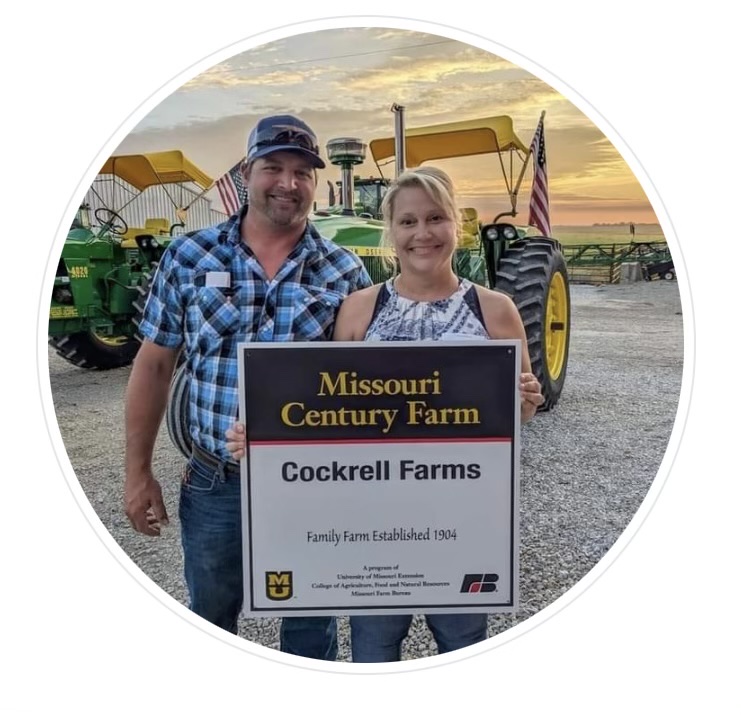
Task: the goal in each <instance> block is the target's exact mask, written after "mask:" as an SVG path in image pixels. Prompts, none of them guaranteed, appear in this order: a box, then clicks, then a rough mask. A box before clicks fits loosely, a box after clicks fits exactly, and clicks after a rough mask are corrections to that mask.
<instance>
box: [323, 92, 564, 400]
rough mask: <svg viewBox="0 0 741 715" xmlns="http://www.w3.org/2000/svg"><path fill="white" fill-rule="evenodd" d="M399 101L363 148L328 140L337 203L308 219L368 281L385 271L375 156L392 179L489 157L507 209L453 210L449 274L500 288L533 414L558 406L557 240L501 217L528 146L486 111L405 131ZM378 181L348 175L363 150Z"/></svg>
mask: <svg viewBox="0 0 741 715" xmlns="http://www.w3.org/2000/svg"><path fill="white" fill-rule="evenodd" d="M403 110H404V108H403V107H399V106H398V105H394V107H393V111H394V112H396V115H397V119H396V133H395V136H393V137H385V138H380V139H373V140H372V141H371V142H370V144H369V147H366V145H365V144H363V143H362V141H360V140H358V139H354V138H347V137H343V138H339V139H334V140H332V141H330V142H329V143H328V144H327V154H328V156H329V160H330V162H331V163H332V164H334V165H336V166H339V167H340V168H341V171H342V181H341V182H339V184H340V196H341V200H340V203H339V204H338V205H336V206H331V207H330V208H329V209H328V210H326V211H317V212H315V214H314V215H313V216H312V221H313V222H314V223H315V224H316V226H317V228H318V229H319V232H320V233H321V234H322V235H324V236H326V237H327V238H330V239H332V240H334V241H335V242H337V243H339V244H341V245H343V246H346V247H347V248H349V249H350V250H353V251H354V252H355V253H357V254H358V255H359V256H360V257H361V258H362V259H363V261H364V263H365V264H366V267H367V268H368V270H369V272H370V274H371V276H372V277H373V279H374V280H375V281H380V280H383V279H384V278H385V277H387V276H388V268H386V265H387V264H386V263H385V262H384V261H383V260H382V256H383V255H384V253H387V252H388V250H387V249H384V248H382V247H381V246H380V236H381V229H382V220H381V219H382V216H381V201H382V199H383V195H384V194H385V190H386V187H387V186H388V184H389V181H388V179H385V178H384V177H383V176H382V173H383V172H382V162H384V161H387V160H390V159H391V158H392V157H394V158H395V162H396V175H398V174H399V173H400V172H401V171H402V170H403V169H404V168H405V167H407V166H409V167H413V166H418V165H420V164H422V163H424V162H428V161H440V160H443V159H449V158H455V157H465V156H472V155H479V154H494V155H495V156H496V157H497V159H498V161H499V164H500V167H501V170H502V175H503V178H504V182H505V187H506V191H507V195H508V197H509V202H510V210H509V211H506V212H503V213H499V214H498V215H497V216H496V217H495V218H494V220H493V222H492V223H490V224H487V225H483V224H482V223H481V221H479V219H478V214H477V212H476V210H475V209H473V208H462V209H461V212H462V217H461V218H462V233H461V238H460V243H459V249H458V250H457V251H456V255H455V269H456V272H457V273H458V274H459V275H461V276H463V277H466V278H468V279H469V280H472V281H473V282H475V283H478V284H480V285H484V286H487V287H490V288H494V289H497V290H501V291H502V292H504V293H507V294H508V295H509V296H510V297H511V298H512V299H513V300H514V302H515V304H516V305H517V307H518V309H519V311H520V315H521V317H522V320H523V323H524V324H525V330H526V332H527V338H528V351H529V353H530V359H531V362H532V367H533V372H534V373H535V375H536V376H537V377H538V380H539V381H540V384H541V389H542V392H543V395H544V397H545V404H544V405H543V407H542V408H541V409H542V410H549V409H551V408H553V407H554V406H555V405H556V403H557V402H558V400H559V398H560V396H561V392H562V390H563V386H564V381H565V378H566V366H567V362H568V353H569V337H570V317H571V316H570V314H571V302H570V295H569V279H568V273H567V270H566V262H565V259H564V257H563V254H562V252H561V245H560V243H559V242H558V241H556V240H555V239H553V238H550V237H548V236H533V235H530V229H528V228H526V227H521V226H516V225H514V224H513V223H510V222H508V221H505V220H503V219H505V218H506V217H514V216H516V215H517V195H518V191H519V187H520V184H521V182H522V179H523V177H524V173H525V169H526V167H527V164H528V162H529V159H530V150H529V149H528V148H527V147H526V146H525V144H523V142H522V141H521V140H520V139H519V138H518V137H517V135H516V134H515V132H514V129H513V125H512V120H511V118H510V117H507V116H498V117H486V118H483V119H475V120H468V121H463V122H452V123H448V124H438V125H433V126H427V127H418V128H414V129H409V130H405V129H404V116H403ZM367 148H369V149H370V153H371V156H372V159H373V161H374V163H375V165H376V167H377V169H378V173H379V174H381V176H380V177H369V178H357V177H355V176H354V168H355V166H357V165H358V164H361V163H363V162H364V161H365V157H366V149H367Z"/></svg>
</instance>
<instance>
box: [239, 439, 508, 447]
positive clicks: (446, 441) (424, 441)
mask: <svg viewBox="0 0 741 715" xmlns="http://www.w3.org/2000/svg"><path fill="white" fill-rule="evenodd" d="M511 441H512V438H511V437H466V438H463V439H460V438H456V439H384V438H381V439H276V440H259V441H257V440H256V441H251V442H250V445H251V446H254V447H270V446H279V445H280V446H286V445H305V444H472V443H474V442H502V443H505V442H511Z"/></svg>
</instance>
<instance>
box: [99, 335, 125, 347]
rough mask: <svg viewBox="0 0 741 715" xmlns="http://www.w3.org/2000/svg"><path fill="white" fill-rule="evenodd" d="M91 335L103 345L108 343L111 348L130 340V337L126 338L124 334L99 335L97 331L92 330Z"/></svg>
mask: <svg viewBox="0 0 741 715" xmlns="http://www.w3.org/2000/svg"><path fill="white" fill-rule="evenodd" d="M93 336H94V337H95V339H96V340H97V341H98V342H100V343H103V345H108V346H109V347H111V348H117V347H119V346H121V345H124V344H125V343H127V342H129V340H130V338H127V337H126V336H125V335H100V334H99V333H96V332H93Z"/></svg>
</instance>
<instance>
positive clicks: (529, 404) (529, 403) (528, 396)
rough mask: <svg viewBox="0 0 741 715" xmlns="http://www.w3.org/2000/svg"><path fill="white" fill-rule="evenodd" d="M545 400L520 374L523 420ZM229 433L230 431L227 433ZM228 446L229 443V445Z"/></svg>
mask: <svg viewBox="0 0 741 715" xmlns="http://www.w3.org/2000/svg"><path fill="white" fill-rule="evenodd" d="M544 402H545V397H543V395H541V394H540V383H539V382H538V378H537V377H535V375H533V373H531V372H523V373H521V374H520V404H521V405H522V413H521V421H522V422H527V420H529V419H530V418H531V417H532V416H533V415H534V414H535V412H536V411H537V409H538V407H540V405H542V404H543V403H544ZM227 434H228V433H227ZM227 446H228V445H227Z"/></svg>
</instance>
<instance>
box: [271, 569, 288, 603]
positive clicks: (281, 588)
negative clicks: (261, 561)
mask: <svg viewBox="0 0 741 715" xmlns="http://www.w3.org/2000/svg"><path fill="white" fill-rule="evenodd" d="M265 595H266V596H267V597H268V598H269V599H270V600H271V601H285V600H286V599H288V598H290V597H291V596H293V571H266V572H265Z"/></svg>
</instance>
